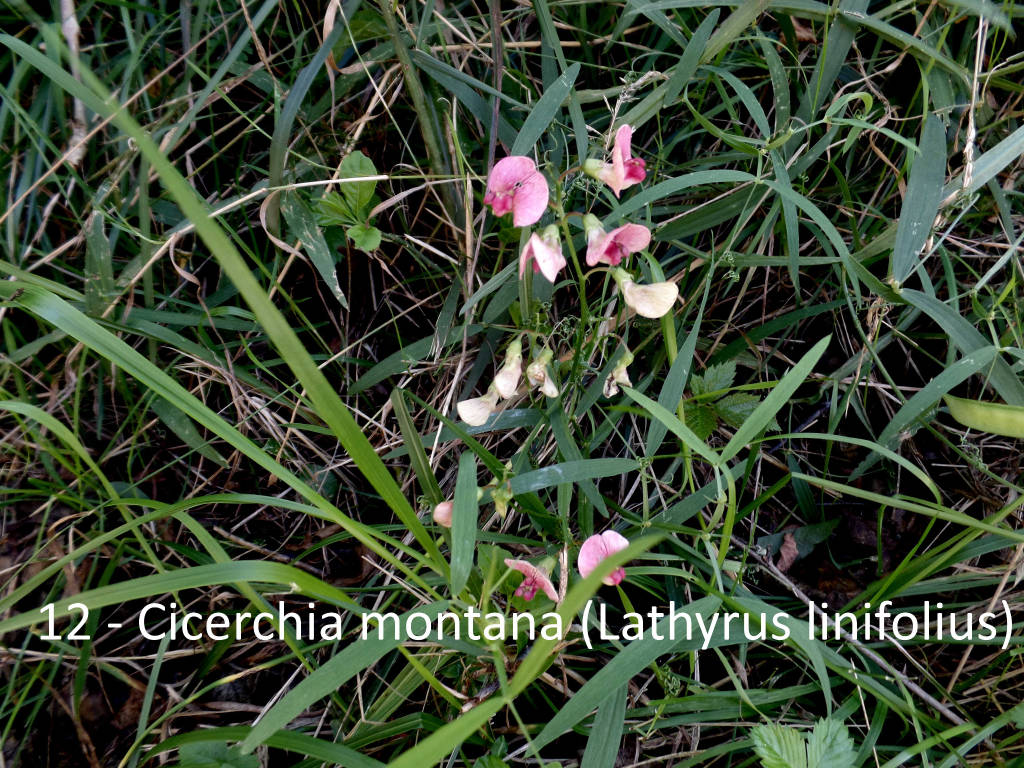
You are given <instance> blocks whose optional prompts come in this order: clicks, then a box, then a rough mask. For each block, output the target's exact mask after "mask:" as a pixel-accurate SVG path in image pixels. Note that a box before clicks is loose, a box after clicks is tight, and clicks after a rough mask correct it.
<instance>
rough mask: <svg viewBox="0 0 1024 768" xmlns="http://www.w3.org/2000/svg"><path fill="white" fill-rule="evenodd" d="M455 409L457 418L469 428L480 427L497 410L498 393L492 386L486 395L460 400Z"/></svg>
mask: <svg viewBox="0 0 1024 768" xmlns="http://www.w3.org/2000/svg"><path fill="white" fill-rule="evenodd" d="M455 408H456V410H458V412H459V418H461V419H462V420H463V421H464V422H466V423H467V424H469V425H470V426H471V427H482V426H483V425H484V424H486V423H487V420H488V419H489V418H491V414H492V413H494V412H495V411H496V410H497V408H498V391H497V390H496V389H495V388H494V386H493V385H492V386H490V387H489V388H488V389H487V394H484V395H481V396H480V397H473V398H470V399H469V400H461V401H460V402H459V403H458V404H457V405H456V406H455Z"/></svg>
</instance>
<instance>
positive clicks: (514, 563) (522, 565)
mask: <svg viewBox="0 0 1024 768" xmlns="http://www.w3.org/2000/svg"><path fill="white" fill-rule="evenodd" d="M505 565H507V566H508V567H509V568H512V569H513V570H516V571H519V572H520V573H521V574H523V576H524V579H523V586H527V584H528V583H529V585H530V586H533V587H534V588H536V587H540V588H541V589H542V590H543V591H544V594H545V595H547V596H548V598H549V599H550V600H551V602H553V603H557V602H558V590H556V589H555V585H554V584H552V583H551V578H550V577H549V576H548V575H547V574H546V573H545V572H544V571H542V570H541V569H540V568H538V567H537V566H536V565H534V564H533V563H529V562H527V561H526V560H513V559H512V558H511V557H506V558H505ZM523 597H525V598H526V599H527V600H530V599H532V598H533V595H532V594H530V596H529V597H526V595H523Z"/></svg>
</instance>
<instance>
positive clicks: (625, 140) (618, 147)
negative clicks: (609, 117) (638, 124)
mask: <svg viewBox="0 0 1024 768" xmlns="http://www.w3.org/2000/svg"><path fill="white" fill-rule="evenodd" d="M632 141H633V128H632V126H630V125H629V123H624V124H623V125H620V126H619V130H617V131H616V132H615V146H614V148H613V149H612V158H613V159H614V158H615V157H616V156H617V157H618V158H619V159H620V160H621V161H622V162H623V163H625V162H626V161H627V160H629V159H630V158H632V157H633V148H632V146H631V144H632Z"/></svg>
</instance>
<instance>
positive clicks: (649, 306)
mask: <svg viewBox="0 0 1024 768" xmlns="http://www.w3.org/2000/svg"><path fill="white" fill-rule="evenodd" d="M632 140H633V128H632V126H630V125H622V126H619V128H618V130H617V131H616V132H615V136H614V141H613V144H612V149H611V157H610V160H605V159H596V158H590V159H588V160H586V161H585V162H584V163H583V166H582V169H581V170H582V171H583V173H584V174H586V175H587V176H590V177H592V178H594V179H596V180H597V181H599V182H600V183H601V184H603V185H605V186H606V187H607V188H608V189H609V190H610V191H611V193H612V194H613V195H614V196H615V197H616V198H619V197H620V196H621V195H622V192H623V191H624V190H626V189H628V188H630V187H632V186H634V185H637V184H640V183H641V182H643V181H644V180H645V179H646V178H647V168H646V165H645V163H644V160H643V159H642V158H639V157H634V156H633V148H632ZM560 184H561V182H560V180H556V182H555V184H554V187H555V189H556V190H558V191H559V192H561V189H562V188H561V186H560ZM551 186H552V185H551V184H550V183H549V180H548V178H547V177H546V176H545V174H544V173H543V172H541V171H540V170H539V169H538V168H537V164H536V163H535V162H534V160H533V159H532V158H529V157H525V156H522V155H514V156H511V157H505V158H503V159H501V160H499V161H498V162H497V163H495V165H494V167H493V168H492V169H491V173H490V175H489V177H488V179H487V188H486V193H485V195H484V204H485V205H488V206H490V208H491V210H492V212H493V213H494V215H495V216H505V215H507V214H512V224H513V225H514V226H516V227H520V228H523V229H528V230H529V233H528V235H527V233H526V232H524V233H523V234H522V237H521V239H520V242H521V243H522V244H523V245H522V249H521V251H520V254H519V277H520V279H525V278H527V276H528V269H530V268H532V273H533V274H540V275H543V276H544V278H545V279H546V280H547V281H548V282H549V283H551V285H552V286H554V285H557V284H558V280H559V276H560V274H561V273H562V270H564V269H565V268H566V267H567V265H568V261H567V259H566V256H565V254H564V253H563V250H562V247H563V244H562V239H561V237H560V233H565V235H566V236H567V237H568V235H569V227H568V224H569V221H570V217H572V216H579V217H580V219H579V220H580V221H581V223H582V229H583V234H584V237H585V240H586V257H585V261H586V265H587V267H589V268H590V269H591V270H592V271H593V272H600V273H604V274H605V275H607V276H608V277H610V278H611V280H612V281H613V282H614V284H615V286H616V290H617V295H618V296H619V297H621V299H622V302H623V304H624V305H625V306H626V307H627V308H628V309H629V310H630V311H631V312H632V313H635V314H636V315H639V316H641V317H646V318H652V319H656V318H660V317H663V316H665V315H666V314H668V313H670V312H671V311H672V308H673V306H674V305H675V303H676V301H677V299H678V297H679V289H678V287H677V286H676V285H675V283H673V282H657V283H653V284H641V283H639V282H637V280H636V279H635V275H634V274H632V273H630V272H629V271H627V268H628V265H629V261H628V260H629V258H630V257H631V256H632V255H634V254H638V253H642V252H644V251H646V250H647V249H648V248H649V247H650V245H651V230H650V229H649V228H648V227H646V226H644V225H642V224H636V223H624V224H621V225H620V226H617V227H614V228H612V229H610V230H609V229H607V228H606V227H605V226H604V224H603V223H602V222H601V220H600V219H599V218H597V216H595V215H593V214H592V213H589V212H587V213H584V214H580V213H570V214H568V215H566V214H565V213H564V211H563V208H562V205H561V204H559V203H557V202H556V204H554V205H551ZM549 207H550V208H553V209H554V211H555V214H556V215H555V216H554V218H555V221H554V222H553V223H546V222H544V223H542V221H541V220H542V219H543V218H544V217H545V215H546V214H547V212H548V209H549ZM568 248H569V253H570V255H571V257H572V261H573V263H574V265H575V267H576V269H577V270H578V271H579V275H578V277H579V280H580V285H579V289H580V297H581V320H582V321H583V322H581V323H579V324H578V325H577V326H576V331H577V334H578V335H577V342H576V346H575V354H574V355H573V356H570V357H569V358H568V359H572V360H576V359H581V356H580V349H581V347H582V346H583V345H584V344H591V345H592V346H589V347H588V349H589V350H593V349H595V348H596V345H604V346H605V347H607V346H608V345H607V344H606V343H605V341H604V339H606V338H616V337H615V336H612V335H611V334H594V333H593V329H594V328H596V323H595V324H588V322H587V320H588V318H589V317H590V316H589V315H588V311H587V308H586V298H585V297H586V291H585V289H584V285H583V282H584V281H585V279H586V277H587V275H588V274H591V273H584V272H583V271H582V270H581V268H580V266H579V260H578V259H577V254H576V251H575V249H574V247H573V244H572V242H571V241H570V242H569V243H568ZM520 288H521V291H522V293H521V294H520V295H525V296H529V295H530V293H529V284H528V283H527V284H524V285H521V287H520ZM520 309H521V312H520V315H519V319H520V320H521V321H522V322H523V325H524V327H523V328H522V329H521V330H518V331H516V333H515V335H514V337H513V339H512V340H511V341H510V342H509V344H508V345H507V347H506V348H505V353H504V357H503V359H502V360H501V363H500V365H499V367H498V369H497V370H496V371H495V374H494V378H493V379H492V380H491V382H490V384H489V385H488V387H487V390H486V392H485V393H484V394H483V395H480V396H479V397H473V398H469V399H466V400H462V401H460V402H459V403H458V404H457V410H458V413H459V417H460V418H461V419H462V420H463V421H464V422H465V423H467V424H469V425H470V426H477V427H478V426H483V425H485V424H486V423H487V422H488V421H489V420H490V419H491V417H492V416H493V415H494V413H495V411H496V410H497V409H498V407H499V403H500V402H501V401H502V400H508V399H510V398H513V397H516V396H518V395H522V394H525V393H526V392H528V391H530V390H534V391H537V392H540V393H541V394H543V395H544V396H545V397H547V398H557V397H559V395H560V392H561V390H560V388H559V385H558V382H557V380H556V377H557V374H558V365H557V362H558V361H557V359H556V358H555V354H554V352H553V350H552V346H554V347H555V348H556V349H557V348H558V346H557V344H553V343H552V340H553V339H554V338H557V334H556V332H555V330H553V329H551V328H549V327H547V326H545V325H544V322H543V321H542V320H539V321H536V322H534V323H532V325H531V324H530V320H528V318H529V317H531V316H532V317H536V315H534V314H533V313H534V310H533V309H532V308H531V307H528V306H522V307H520ZM619 340H620V341H624V340H623V339H621V338H620V339H619ZM525 343H528V349H527V351H526V352H525V353H524V344H525ZM615 343H618V342H615ZM588 354H589V353H588ZM606 354H607V350H606ZM524 357H525V358H527V359H529V362H528V363H527V364H526V365H525V371H524ZM632 361H633V355H632V353H631V352H630V351H629V349H628V348H626V347H625V345H624V344H623V349H622V351H621V353H619V354H618V356H617V358H616V362H615V365H614V367H613V369H612V371H611V373H610V374H608V376H607V378H606V380H605V382H604V388H603V392H604V394H605V396H607V397H614V396H615V395H617V394H618V393H619V388H620V387H622V386H627V387H628V386H631V382H630V378H629V373H628V371H627V366H629V364H630V363H631V362H632ZM524 382H525V383H524ZM508 469H509V471H511V467H508ZM479 490H480V492H481V494H482V492H483V489H479ZM491 497H492V500H493V502H494V505H495V510H496V512H497V513H498V514H499V515H501V516H502V517H504V515H505V512H506V510H507V507H508V504H509V503H510V502H511V500H512V493H511V491H510V490H509V487H508V484H507V481H506V479H504V478H499V479H496V483H495V485H494V488H493V490H492V494H491ZM452 511H453V509H452V503H451V502H449V501H445V502H442V503H440V504H438V505H437V506H436V507H435V508H434V510H433V518H434V521H435V522H436V523H437V524H438V525H441V526H444V527H450V526H451V520H452ZM628 544H629V542H628V541H627V540H626V539H625V538H624V537H623V536H622V535H621V534H619V533H616V532H615V531H605V532H603V533H600V534H595V535H593V536H590V537H589V538H588V539H586V540H585V541H584V542H583V544H582V546H581V547H580V550H579V554H578V557H577V568H578V570H579V573H580V575H581V576H583V577H584V578H586V577H587V576H588V575H589V574H591V573H592V572H593V571H594V570H595V569H596V568H598V566H599V565H600V564H601V563H602V562H603V561H604V560H605V559H606V558H608V557H611V556H613V555H615V554H616V553H618V552H621V551H622V550H623V549H625V548H626V547H627V546H628ZM505 565H506V566H507V567H508V568H510V569H512V570H515V571H518V572H519V573H521V574H522V581H521V583H520V584H519V586H518V587H517V588H516V590H515V594H516V595H517V596H518V597H521V598H522V599H524V600H532V599H533V598H534V596H535V595H536V594H537V593H538V592H543V593H544V594H545V595H546V596H547V597H548V598H549V599H550V600H552V601H553V602H556V603H558V602H561V600H563V599H564V597H565V589H566V583H567V579H568V551H567V550H566V551H564V552H563V558H562V561H561V574H562V578H561V584H560V589H556V588H555V585H554V584H553V583H552V581H551V571H552V569H553V567H554V562H553V560H552V559H551V558H545V559H544V560H543V561H541V562H540V563H533V562H530V561H528V560H522V559H516V558H507V559H506V560H505ZM625 575H626V574H625V571H624V570H623V568H622V567H619V568H616V569H615V570H614V571H612V572H611V573H610V574H608V575H607V576H605V577H604V579H603V583H605V584H607V585H616V584H619V583H620V582H621V581H622V580H623V579H624V578H625Z"/></svg>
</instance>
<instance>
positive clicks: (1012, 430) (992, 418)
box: [943, 395, 1024, 438]
mask: <svg viewBox="0 0 1024 768" xmlns="http://www.w3.org/2000/svg"><path fill="white" fill-rule="evenodd" d="M943 400H945V401H946V405H948V406H949V415H950V416H952V417H953V418H954V419H956V420H957V421H958V422H960V423H961V424H963V425H964V426H965V427H970V428H971V429H977V430H979V431H981V432H988V433H990V434H993V435H1003V436H1004V437H1018V438H1024V407H1021V406H1019V405H1005V404H1003V403H985V402H982V401H980V400H968V399H965V398H962V397H953V396H952V395H946V396H945V397H943Z"/></svg>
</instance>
